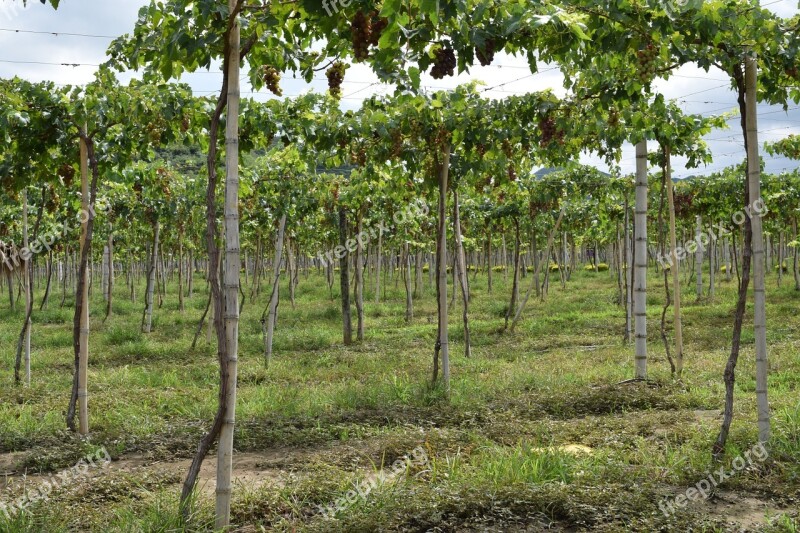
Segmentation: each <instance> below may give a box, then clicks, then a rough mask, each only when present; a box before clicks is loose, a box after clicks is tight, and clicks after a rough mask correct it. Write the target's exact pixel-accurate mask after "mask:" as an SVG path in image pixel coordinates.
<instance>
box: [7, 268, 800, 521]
mask: <svg viewBox="0 0 800 533" xmlns="http://www.w3.org/2000/svg"><path fill="white" fill-rule="evenodd" d="M473 274H474V273H472V274H471V275H470V282H471V290H472V302H471V305H470V307H471V312H470V327H471V333H472V341H473V357H472V358H470V359H465V358H464V357H463V345H462V343H463V327H462V324H461V308H460V303H457V304H456V305H455V306H454V308H453V309H452V310H451V316H450V333H451V361H452V392H451V399H450V401H449V402H447V401H445V399H444V396H443V393H442V390H441V389H440V388H432V387H431V386H430V384H429V380H430V372H431V358H432V353H433V344H434V337H435V334H436V317H435V312H436V305H435V301H434V297H433V290H432V288H431V287H429V286H428V285H427V281H428V275H427V273H426V274H425V276H423V278H424V281H425V286H424V290H423V294H422V295H421V297H419V298H417V299H416V300H415V302H414V319H413V320H412V321H411V322H410V323H406V322H405V321H404V320H403V316H404V301H405V295H404V293H403V284H402V281H400V282H399V283H398V282H397V280H396V279H385V280H384V282H383V287H384V290H385V296H382V299H381V302H380V303H379V304H375V303H374V294H372V289H373V284H372V282H373V280H372V278H371V277H368V278H367V280H368V283H367V290H366V294H365V302H366V306H365V307H366V309H365V315H366V319H365V320H366V338H365V340H364V342H362V343H357V344H355V345H353V346H350V347H344V346H343V345H342V343H341V323H340V321H341V309H340V307H339V302H338V299H337V300H331V296H330V292H329V289H328V286H327V283H326V281H325V280H324V278H323V277H321V276H318V275H316V274H315V273H312V274H311V275H310V277H308V278H306V276H305V275H301V276H300V285H299V287H298V289H297V295H296V302H295V305H294V306H292V305H291V302H290V299H289V294H288V288H287V287H286V284H285V282H284V283H283V286H282V288H281V289H282V290H281V306H280V310H279V322H278V327H277V330H276V336H275V343H274V349H275V352H274V359H273V362H272V366H271V367H270V368H269V370H266V369H265V368H264V366H263V345H262V337H261V327H260V324H259V322H258V320H259V318H260V316H261V311H262V310H263V308H264V306H265V305H266V299H267V297H268V295H269V291H268V290H266V289H268V288H267V287H265V288H264V290H262V296H261V297H260V298H259V299H258V300H257V301H256V302H251V301H249V299H248V301H247V302H246V303H245V307H244V311H243V314H242V320H241V325H240V354H239V357H240V358H239V361H240V376H239V378H240V379H239V390H238V394H239V402H238V408H237V427H236V444H235V446H236V451H237V454H252V455H253V456H255V457H256V458H258V460H257V461H255V464H254V466H252V468H250V470H252V471H253V472H260V473H264V475H265V476H266V478H267V480H266V481H265V482H259V483H251V484H245V485H244V486H237V487H236V489H235V496H234V507H233V520H234V522H235V523H236V524H238V525H253V526H255V527H256V529H255V531H258V530H260V529H258V528H261V527H263V528H264V529H266V530H280V531H294V530H298V529H299V530H308V531H331V530H334V531H337V530H338V531H379V530H380V531H389V530H403V531H425V530H429V529H437V530H443V531H454V530H459V531H471V530H486V529H489V530H512V529H514V528H515V527H516V528H518V527H523V525H526V526H527V527H531V528H532V530H538V529H537V528H539V529H543V528H545V527H552V528H554V529H556V530H559V529H560V530H575V529H591V530H599V531H624V530H629V531H656V530H662V531H672V530H675V531H682V530H686V529H687V528H689V527H692V528H694V530H695V531H724V530H726V528H727V527H728V526H726V525H725V523H724V517H723V516H721V515H720V513H715V512H713V506H696V507H692V508H689V509H686V510H684V511H682V512H680V513H679V514H677V515H675V516H673V517H671V518H666V517H664V516H663V514H661V513H660V511H659V509H658V507H657V504H658V502H659V501H660V500H661V499H662V498H664V497H665V496H672V497H674V495H676V494H678V493H680V492H682V491H684V490H685V489H686V488H688V487H690V486H692V485H694V484H695V483H696V482H697V481H698V480H699V479H702V478H703V477H705V475H706V474H705V472H707V471H709V470H711V469H714V468H716V467H717V465H715V464H714V463H713V461H712V459H711V456H710V449H711V445H712V443H713V441H714V438H715V437H716V432H717V430H718V427H719V420H718V419H717V417H716V414H717V413H719V411H720V409H721V406H722V401H723V395H724V386H723V384H722V380H721V375H722V371H723V369H724V365H725V361H726V359H727V355H728V352H729V350H730V346H729V343H730V336H731V325H732V314H733V307H734V301H735V294H734V291H735V287H734V284H733V283H730V282H725V281H724V277H718V280H717V281H718V286H717V296H716V298H715V299H714V300H713V301H705V300H704V301H701V302H695V301H694V295H693V294H694V293H693V290H694V289H693V285H692V286H689V285H688V284H687V285H686V286H684V300H685V302H686V306H685V309H684V339H685V354H686V374H685V379H684V381H683V382H682V383H675V382H673V380H672V379H671V376H670V373H669V365H668V363H667V361H666V359H665V355H664V347H663V344H662V343H661V340H660V336H659V333H658V322H657V318H656V317H660V311H661V305H662V304H663V300H664V296H663V288H662V279H661V277H660V276H656V274H655V273H654V272H653V273H651V278H650V279H649V280H648V282H649V287H650V288H651V290H650V291H649V294H648V316H649V317H650V319H649V321H648V350H649V356H650V359H649V361H648V364H649V368H648V369H649V375H650V378H651V380H652V381H651V382H650V383H646V384H642V383H632V384H630V383H629V384H620V382H621V381H623V380H626V379H628V378H630V377H632V369H633V348H632V346H630V345H625V344H624V343H623V342H622V340H621V338H622V334H623V330H624V310H623V309H622V308H620V307H619V306H617V305H616V304H615V303H614V302H615V300H616V296H617V295H616V283H615V277H614V274H613V273H611V272H593V271H586V270H584V269H583V268H581V269H578V270H577V271H576V272H573V273H572V278H571V280H570V282H569V283H568V284H567V287H566V289H562V288H561V286H560V283H559V281H558V277H557V276H556V277H554V278H551V284H550V292H549V295H548V296H547V298H546V299H545V300H544V301H543V302H542V301H539V300H538V299H536V298H535V297H532V298H531V300H530V302H529V304H528V307H527V309H526V310H525V313H524V318H523V321H522V322H521V323H520V324H519V327H518V328H517V331H516V332H515V333H513V334H512V333H500V329H501V327H502V324H503V319H504V315H505V310H506V308H507V306H508V294H509V290H510V276H508V278H509V279H506V275H505V273H504V272H502V271H497V272H495V274H494V289H493V292H492V293H491V294H489V293H488V291H487V286H486V278H485V274H484V273H479V274H478V275H477V276H476V277H473ZM706 275H707V274H706ZM682 278H683V276H682ZM775 278H776V276H775V274H774V273H772V274H770V276H769V277H768V307H767V313H768V320H769V322H768V340H769V357H770V368H771V375H770V402H771V405H772V408H773V415H774V416H773V428H774V429H773V434H774V441H773V445H772V448H771V450H770V458H769V459H768V460H767V461H766V462H764V463H763V464H759V465H756V466H755V467H754V468H752V469H749V470H747V471H744V472H741V473H739V474H737V476H736V477H735V478H732V479H730V480H729V481H727V482H726V485H725V489H727V490H729V491H734V492H735V493H737V494H746V495H749V497H756V498H761V499H763V500H764V501H769V502H770V505H771V508H773V509H774V510H775V512H773V513H772V515H771V517H770V522H769V524H767V522H766V521H765V522H764V526H763V529H764V530H765V531H767V530H768V531H787V532H788V531H796V530H797V512H796V511H791V505H792V502H796V501H797V499H798V497H800V470H798V466H797V464H798V458H800V403H798V401H799V400H798V395H797V390H798V378H799V377H800V358H798V357H797V340H796V335H797V331H798V327H799V326H800V320H799V319H798V318H797V313H796V309H797V306H798V303H800V293H796V292H795V291H793V290H792V287H791V285H792V284H790V283H788V282H786V283H784V284H783V287H782V288H780V289H779V288H777V287H776V283H775ZM120 279H121V280H122V279H123V278H120ZM706 279H707V278H706ZM521 283H522V289H523V291H524V290H527V287H528V285H529V283H530V276H529V275H528V276H526V277H525V278H522V279H521ZM335 285H336V286H335V287H334V298H337V297H338V282H337V283H336V284H335ZM195 286H196V287H199V288H202V287H204V284H203V283H202V280H197V283H196V284H195ZM450 290H452V287H450ZM175 291H176V285H175V281H174V280H173V281H172V282H171V283H170V284H169V285H168V294H167V296H166V298H165V300H164V304H163V307H161V308H159V309H156V310H155V313H154V327H153V332H152V333H150V334H143V333H141V332H140V331H139V322H140V319H141V311H142V299H141V295H142V294H143V293H144V283H143V280H141V283H140V285H139V286H138V287H137V295H139V300H138V301H137V302H136V303H135V304H134V303H131V302H130V301H129V299H128V296H129V290H128V289H126V288H125V287H124V283H118V284H117V292H116V293H115V305H114V315H113V316H112V317H111V318H110V319H109V320H108V321H106V322H103V320H102V318H103V316H102V313H103V310H104V305H103V302H102V298H101V297H100V295H99V291H98V290H97V288H95V294H94V295H93V299H92V307H91V320H92V323H91V331H92V333H91V339H90V361H91V362H90V371H89V389H90V426H91V436H90V437H89V438H88V439H87V440H82V439H79V438H77V437H76V436H74V435H71V434H69V433H68V432H67V431H65V425H64V412H65V409H66V406H67V401H68V398H69V391H70V386H71V380H72V374H71V372H72V365H73V354H72V328H71V324H72V310H71V309H68V308H64V309H60V308H59V303H60V299H61V298H60V294H59V292H57V293H55V294H53V295H52V296H53V298H52V299H51V302H50V305H49V307H48V309H46V310H45V311H42V312H35V313H34V316H33V321H34V333H33V353H32V360H33V370H32V374H33V382H32V385H31V387H30V388H20V387H16V386H14V384H13V377H12V374H11V372H9V371H7V372H4V373H3V374H2V375H0V454H2V455H1V456H2V457H3V458H4V459H3V461H4V462H3V463H0V465H4V464H6V463H7V464H8V466H7V467H4V468H3V469H5V470H10V471H13V472H16V473H17V475H18V474H19V473H21V472H24V471H27V472H28V473H29V474H36V473H40V472H41V473H52V472H58V471H59V470H60V469H62V468H65V467H69V466H71V465H73V464H75V462H76V461H78V460H79V459H80V458H81V457H82V456H84V455H86V454H87V453H90V452H92V451H93V450H95V449H97V447H100V446H105V447H106V448H107V449H108V450H109V452H110V453H111V455H112V456H113V457H114V458H115V459H121V460H122V462H121V463H119V464H124V462H125V461H127V460H130V458H132V457H134V458H136V459H137V462H136V463H135V464H134V465H133V467H131V468H130V469H128V470H126V471H124V472H123V471H119V470H116V467H112V469H111V471H110V472H109V473H108V474H106V473H104V474H103V475H102V476H101V478H99V479H98V480H95V481H92V483H90V484H88V483H87V484H85V485H80V486H76V487H72V488H70V489H69V490H64V491H60V492H58V493H55V494H52V495H51V497H50V499H49V500H48V501H45V502H39V503H37V504H35V505H34V506H33V507H32V508H31V509H30V512H28V513H26V514H25V515H23V516H19V517H17V518H15V519H13V520H6V519H4V518H3V516H2V512H1V511H0V532H5V531H9V532H17V531H45V530H46V531H126V532H128V531H130V532H138V531H142V532H144V531H165V532H166V531H183V530H186V531H209V530H210V529H211V526H210V524H211V523H213V501H212V498H211V496H210V495H209V494H201V495H199V497H198V498H199V499H198V504H197V506H196V514H195V515H194V517H193V519H192V521H191V523H190V524H188V525H181V524H180V521H179V517H178V515H177V513H176V509H177V494H178V492H179V488H180V481H181V478H182V476H183V475H184V474H185V468H184V467H183V463H181V461H183V462H185V461H187V460H188V459H189V458H191V456H192V454H193V453H194V450H195V448H196V446H197V442H198V441H199V439H200V438H201V437H202V435H203V432H204V431H205V429H206V428H207V427H208V424H209V422H210V420H211V418H212V417H213V415H214V412H215V409H216V400H217V398H216V390H217V376H218V374H217V372H218V369H217V362H216V353H215V349H214V347H213V346H210V345H208V344H207V343H206V340H205V332H203V334H202V335H201V337H200V340H199V341H198V346H197V348H196V349H195V350H192V349H191V348H190V346H191V342H192V338H193V336H194V331H195V328H196V324H197V320H199V317H200V315H201V314H202V312H203V309H204V307H205V302H206V297H207V296H206V294H204V293H201V292H196V294H195V295H194V296H193V297H192V298H191V299H187V302H186V311H185V312H183V313H181V312H179V311H178V309H177V308H178V305H177V296H176V294H175ZM245 292H246V293H247V294H248V295H249V291H248V290H245ZM37 296H40V292H37ZM67 300H68V301H69V298H68V299H67ZM751 311H752V310H751V309H749V310H748V315H747V317H746V318H745V324H746V326H745V330H744V332H743V350H742V354H741V357H740V361H739V366H738V368H737V388H736V396H735V399H736V418H735V420H734V424H733V429H732V432H731V437H730V442H729V449H728V454H727V459H726V460H727V461H730V460H731V459H732V458H733V457H735V456H736V455H737V454H738V453H741V452H742V451H744V450H747V449H749V448H750V447H751V446H752V444H753V443H754V442H755V439H756V429H755V418H756V411H755V392H754V391H755V380H754V375H755V365H754V361H753V336H752V312H751ZM668 317H671V313H668ZM21 320H22V312H21V310H17V311H16V312H11V311H9V310H8V309H7V305H6V306H5V307H4V308H3V309H0V341H2V342H3V343H4V345H5V346H9V347H12V346H15V344H16V335H17V334H18V331H19V325H20V323H21ZM0 365H2V367H3V368H5V369H7V370H10V369H11V368H12V366H13V350H12V349H7V350H4V351H3V353H2V356H0ZM570 444H578V445H582V446H585V447H588V448H590V449H591V453H590V454H582V455H580V454H579V455H575V454H571V453H569V452H565V451H563V448H562V446H565V445H570ZM418 446H424V447H425V449H426V450H427V453H428V457H429V461H428V462H427V463H426V464H425V465H415V466H413V467H410V468H409V470H408V471H407V472H405V473H404V474H403V475H402V476H400V477H399V478H398V479H396V480H394V481H393V482H392V483H386V484H383V485H381V486H379V487H377V488H376V489H375V490H374V491H372V492H371V493H370V494H369V495H367V497H366V498H358V499H357V501H355V502H354V503H353V504H352V505H349V506H348V507H347V508H346V509H343V510H342V511H340V512H339V513H338V514H337V515H336V520H328V519H325V518H324V517H322V516H321V515H320V514H319V513H318V506H327V505H330V504H332V503H333V502H336V501H337V499H339V498H342V497H343V496H346V495H347V494H348V492H349V491H350V490H352V489H353V487H354V486H356V484H357V483H358V482H359V480H364V479H366V478H367V477H368V476H370V475H371V474H374V473H375V471H376V469H379V468H380V465H386V466H388V465H390V464H392V462H393V461H394V460H395V459H396V458H398V457H402V456H403V455H405V454H408V453H410V452H411V451H412V450H413V449H415V448H417V447H418ZM12 452H13V453H14V455H10V454H11V453H12ZM115 464H116V463H115ZM1 480H2V478H0V483H2V481H1ZM2 486H3V485H0V487H2ZM14 490H17V489H14V488H13V487H12V488H11V489H10V491H6V492H2V491H0V502H7V501H9V498H10V497H12V496H14V495H15V494H16V493H14ZM782 506H784V507H782Z"/></svg>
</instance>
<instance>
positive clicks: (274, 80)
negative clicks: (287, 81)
mask: <svg viewBox="0 0 800 533" xmlns="http://www.w3.org/2000/svg"><path fill="white" fill-rule="evenodd" d="M261 79H262V80H263V81H264V85H266V86H267V89H269V92H271V93H272V94H274V95H275V96H283V91H282V90H281V85H280V83H281V73H280V72H279V71H278V69H276V68H275V67H272V66H270V65H264V68H263V71H262V72H261Z"/></svg>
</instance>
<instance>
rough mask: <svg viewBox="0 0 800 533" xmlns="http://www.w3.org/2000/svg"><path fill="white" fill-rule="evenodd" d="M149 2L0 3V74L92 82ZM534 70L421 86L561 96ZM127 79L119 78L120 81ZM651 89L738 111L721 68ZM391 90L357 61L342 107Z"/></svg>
mask: <svg viewBox="0 0 800 533" xmlns="http://www.w3.org/2000/svg"><path fill="white" fill-rule="evenodd" d="M148 1H149V0H62V2H61V7H60V8H59V10H58V11H57V12H56V11H54V10H53V9H51V8H50V7H48V6H43V5H41V4H40V3H39V2H38V0H29V2H28V6H27V7H26V8H22V6H21V5H19V4H20V0H0V50H1V51H0V77H12V76H15V75H16V76H20V77H23V78H26V79H29V80H31V81H39V80H52V81H54V82H56V83H59V84H83V83H86V82H88V81H90V80H91V79H92V77H93V73H94V71H95V70H96V69H97V65H98V64H99V63H101V62H102V61H103V60H104V59H105V51H106V48H107V46H108V44H109V42H110V41H111V38H113V37H115V36H118V35H121V34H123V33H126V32H129V31H131V29H132V28H133V26H134V24H135V21H136V18H137V12H138V10H139V8H140V7H142V6H143V5H145V4H147V3H148ZM762 5H764V6H767V7H768V8H769V9H771V10H774V11H775V12H776V13H778V14H779V15H781V16H783V17H789V16H792V15H794V14H796V13H797V12H798V0H777V1H776V0H768V1H767V2H766V3H764V2H762ZM42 32H44V33H42ZM65 63H66V64H69V65H75V66H67V65H64V64H65ZM212 70H213V69H212ZM540 70H541V72H539V73H537V74H533V75H532V74H531V73H530V71H529V70H528V67H527V65H526V62H525V60H524V59H523V58H515V57H510V56H501V55H499V54H498V56H497V57H496V58H495V62H494V64H492V65H490V66H488V67H476V68H474V69H472V70H471V72H470V73H469V74H462V75H460V76H457V77H455V78H449V79H445V80H434V79H432V78H430V77H427V76H423V85H424V86H425V87H427V88H430V89H432V90H435V89H444V88H450V87H454V86H456V85H458V84H460V83H464V82H466V81H470V80H480V81H482V82H484V83H485V88H486V89H487V90H486V93H485V94H486V96H488V97H492V98H503V97H505V96H508V95H512V94H524V93H526V92H530V91H537V90H543V89H546V88H552V89H553V90H555V91H556V92H557V93H558V94H564V90H563V88H562V77H561V75H560V74H559V73H558V71H557V70H550V71H547V67H546V66H542V68H541V69H540ZM290 76H291V75H289V76H288V77H285V78H284V80H283V83H282V86H283V92H284V95H285V96H288V97H291V96H296V95H298V94H301V93H303V92H305V91H308V90H314V91H318V92H321V91H324V90H326V88H327V82H326V81H325V77H324V75H323V74H322V73H320V74H319V75H318V78H316V79H315V80H314V81H313V82H312V83H311V84H310V85H308V84H306V83H305V82H304V81H302V80H293V79H291V77H290ZM125 78H126V76H122V79H125ZM181 81H184V82H187V83H189V84H190V85H191V86H192V88H193V89H194V90H195V92H196V93H198V94H213V93H216V92H217V91H218V90H219V86H220V83H221V75H220V74H219V73H218V72H206V71H202V72H197V73H194V74H189V75H186V76H184V78H183V79H182V80H181ZM656 88H657V90H658V91H659V92H661V93H663V94H664V95H665V96H666V97H667V98H669V99H676V100H678V101H679V102H680V104H681V106H682V107H683V109H684V111H685V112H687V113H700V114H703V115H713V114H721V113H724V112H729V111H734V110H735V109H736V96H735V93H734V91H732V90H731V88H730V81H729V79H728V77H727V76H726V75H725V74H724V73H722V72H721V71H714V70H712V71H711V72H708V73H706V72H704V71H703V70H700V69H697V68H693V67H684V68H682V69H681V70H679V71H678V72H677V73H676V75H675V76H673V77H672V78H671V79H670V80H669V81H662V82H658V83H657V84H656ZM242 90H243V92H244V93H245V95H247V96H254V97H255V98H258V99H267V98H270V97H271V95H268V94H254V93H252V92H251V91H252V89H251V88H250V87H249V86H246V85H245V86H243V89H242ZM390 90H391V88H390V87H387V86H384V85H382V84H379V83H377V79H376V78H375V76H374V75H373V74H372V73H371V72H370V71H369V69H368V68H366V67H364V66H361V65H355V66H353V67H351V68H350V69H349V70H348V72H347V77H346V79H345V82H344V86H343V93H344V97H343V100H342V105H343V106H344V107H346V108H357V107H358V106H359V105H360V103H361V101H362V100H363V99H364V98H366V97H368V96H370V95H372V94H376V93H378V94H380V93H385V92H389V91H390ZM758 112H759V139H760V141H761V143H763V142H764V141H774V140H779V139H781V138H783V137H785V136H787V135H789V134H792V133H794V134H800V106H798V105H796V104H793V105H790V107H789V111H788V113H787V112H784V111H783V110H782V109H781V108H780V107H769V106H766V105H763V106H760V107H759V110H758ZM729 124H730V125H731V128H730V129H728V130H718V131H715V132H713V133H711V134H710V135H708V137H707V139H708V141H709V144H710V145H711V147H712V150H713V153H714V162H713V163H712V164H710V165H709V166H707V167H704V168H702V167H701V168H700V169H698V170H686V169H684V168H683V166H682V161H681V160H677V161H676V162H675V163H674V171H675V176H676V177H678V178H680V177H684V176H687V175H690V174H708V173H711V172H714V171H716V170H719V169H722V168H724V167H726V166H729V165H732V164H736V163H739V162H741V161H742V159H743V150H744V145H743V142H742V136H741V132H740V131H739V129H738V120H737V119H733V120H731V121H729ZM767 157H768V156H767ZM584 162H586V163H589V164H597V166H599V167H601V168H605V165H603V164H602V163H600V162H599V161H598V160H597V159H596V158H593V157H591V156H587V157H585V159H584ZM798 164H799V163H798V162H793V161H790V160H787V159H783V158H772V159H768V161H767V170H768V171H771V172H778V171H781V170H784V169H792V168H796V167H797V166H798ZM621 167H622V171H623V172H632V171H633V168H634V154H633V149H632V148H631V147H626V149H625V152H624V157H623V160H622V163H621Z"/></svg>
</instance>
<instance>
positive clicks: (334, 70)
mask: <svg viewBox="0 0 800 533" xmlns="http://www.w3.org/2000/svg"><path fill="white" fill-rule="evenodd" d="M345 69H347V65H345V64H344V63H342V62H341V61H337V62H335V63H334V64H333V65H331V68H329V69H328V70H327V71H326V72H325V75H326V76H327V77H328V90H330V93H331V96H333V97H334V98H341V97H342V82H343V81H344V71H345Z"/></svg>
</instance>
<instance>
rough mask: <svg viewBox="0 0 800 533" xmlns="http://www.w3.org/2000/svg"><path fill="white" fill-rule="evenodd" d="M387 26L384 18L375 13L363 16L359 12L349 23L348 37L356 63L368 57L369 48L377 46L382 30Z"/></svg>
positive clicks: (362, 13)
mask: <svg viewBox="0 0 800 533" xmlns="http://www.w3.org/2000/svg"><path fill="white" fill-rule="evenodd" d="M388 25H389V21H388V20H387V19H386V18H381V17H380V16H379V15H378V12H377V11H371V12H370V13H369V14H368V15H365V14H364V12H363V11H359V12H357V13H356V14H355V16H354V17H353V20H352V21H350V37H351V39H352V41H353V54H354V56H355V59H356V61H363V60H365V59H367V57H369V47H370V46H377V45H378V41H379V40H380V38H381V34H382V33H383V30H385V29H386V27H387V26H388Z"/></svg>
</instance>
